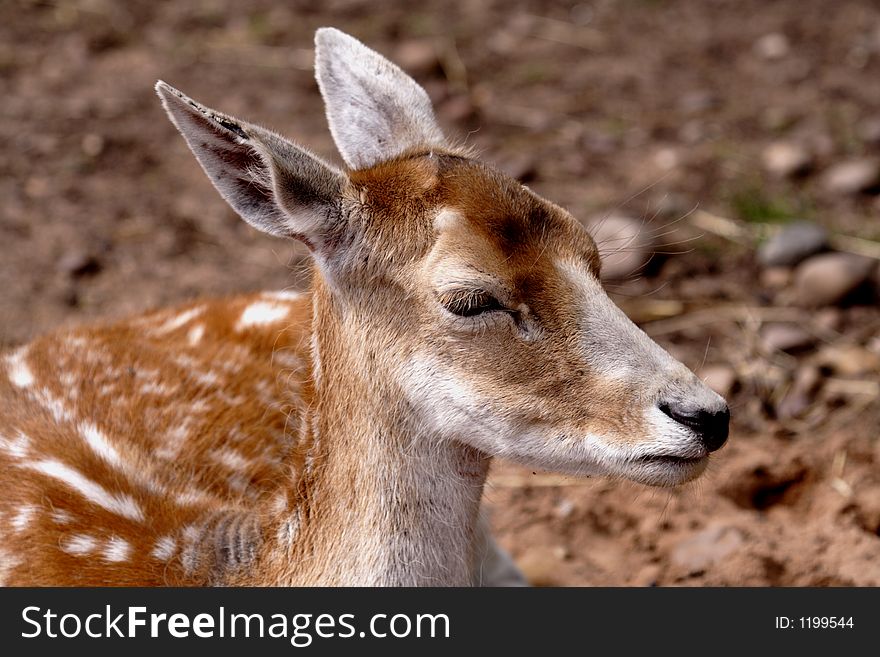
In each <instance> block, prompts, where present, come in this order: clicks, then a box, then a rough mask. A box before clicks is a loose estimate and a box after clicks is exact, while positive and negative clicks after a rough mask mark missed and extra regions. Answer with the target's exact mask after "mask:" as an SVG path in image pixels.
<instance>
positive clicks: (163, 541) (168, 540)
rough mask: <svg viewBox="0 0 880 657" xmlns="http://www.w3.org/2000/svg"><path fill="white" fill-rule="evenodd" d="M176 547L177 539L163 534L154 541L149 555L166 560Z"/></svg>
mask: <svg viewBox="0 0 880 657" xmlns="http://www.w3.org/2000/svg"><path fill="white" fill-rule="evenodd" d="M176 549H177V540H176V539H175V538H174V537H173V536H163V537H162V538H160V539H159V540H158V541H156V545H155V546H154V547H153V550H152V552H150V556H152V557H153V558H154V559H158V560H159V561H168V560H169V559H170V558H171V557H172V556H174V551H175V550H176Z"/></svg>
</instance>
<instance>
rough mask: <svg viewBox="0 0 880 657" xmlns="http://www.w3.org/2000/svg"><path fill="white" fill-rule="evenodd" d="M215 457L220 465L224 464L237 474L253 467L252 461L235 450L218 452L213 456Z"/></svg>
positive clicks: (227, 449) (220, 450)
mask: <svg viewBox="0 0 880 657" xmlns="http://www.w3.org/2000/svg"><path fill="white" fill-rule="evenodd" d="M213 457H214V459H216V460H217V462H218V463H222V464H223V465H224V466H226V467H227V468H229V469H230V470H234V471H236V472H237V471H239V470H244V469H246V468H248V467H250V465H251V461H250V460H249V459H247V458H245V456H244V455H243V454H242V453H241V452H237V451H235V450H234V449H229V448H228V447H226V448H223V449H219V450H217V451H216V452H215V453H214V454H213Z"/></svg>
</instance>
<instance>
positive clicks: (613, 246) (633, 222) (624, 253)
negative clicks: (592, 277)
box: [589, 215, 655, 281]
mask: <svg viewBox="0 0 880 657" xmlns="http://www.w3.org/2000/svg"><path fill="white" fill-rule="evenodd" d="M589 230H590V234H591V235H592V236H593V239H594V240H595V241H596V246H598V248H599V255H600V256H601V258H602V280H605V281H619V280H623V279H626V278H629V277H631V276H637V275H638V274H639V273H641V270H642V268H643V267H644V266H645V265H646V264H647V263H648V261H649V260H650V259H651V255H652V254H653V252H654V246H655V245H654V240H653V239H652V237H651V228H650V227H646V226H645V225H644V223H643V222H642V221H639V220H637V219H633V218H631V217H626V216H623V215H611V216H609V217H606V218H601V219H597V220H595V221H593V222H592V223H591V224H590V226H589Z"/></svg>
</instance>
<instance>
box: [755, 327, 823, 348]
mask: <svg viewBox="0 0 880 657" xmlns="http://www.w3.org/2000/svg"><path fill="white" fill-rule="evenodd" d="M761 342H762V343H763V345H764V348H765V349H766V350H767V351H799V350H802V349H806V348H807V347H810V346H812V345H813V344H814V343H815V342H816V338H815V337H814V336H813V334H812V333H810V332H809V331H807V330H806V329H804V328H803V327H802V326H801V325H800V324H788V323H785V324H783V323H778V324H777V323H773V324H765V325H764V327H763V328H762V329H761Z"/></svg>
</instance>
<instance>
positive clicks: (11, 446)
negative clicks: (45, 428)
mask: <svg viewBox="0 0 880 657" xmlns="http://www.w3.org/2000/svg"><path fill="white" fill-rule="evenodd" d="M30 445H31V441H30V438H28V437H27V436H26V435H24V434H23V433H22V432H21V431H19V432H18V437H17V438H16V439H15V440H13V439H12V438H7V437H6V436H0V450H2V451H3V452H6V454H7V455H9V456H10V457H12V458H14V459H23V458H25V457H26V456H27V455H28V451H29V450H30Z"/></svg>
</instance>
